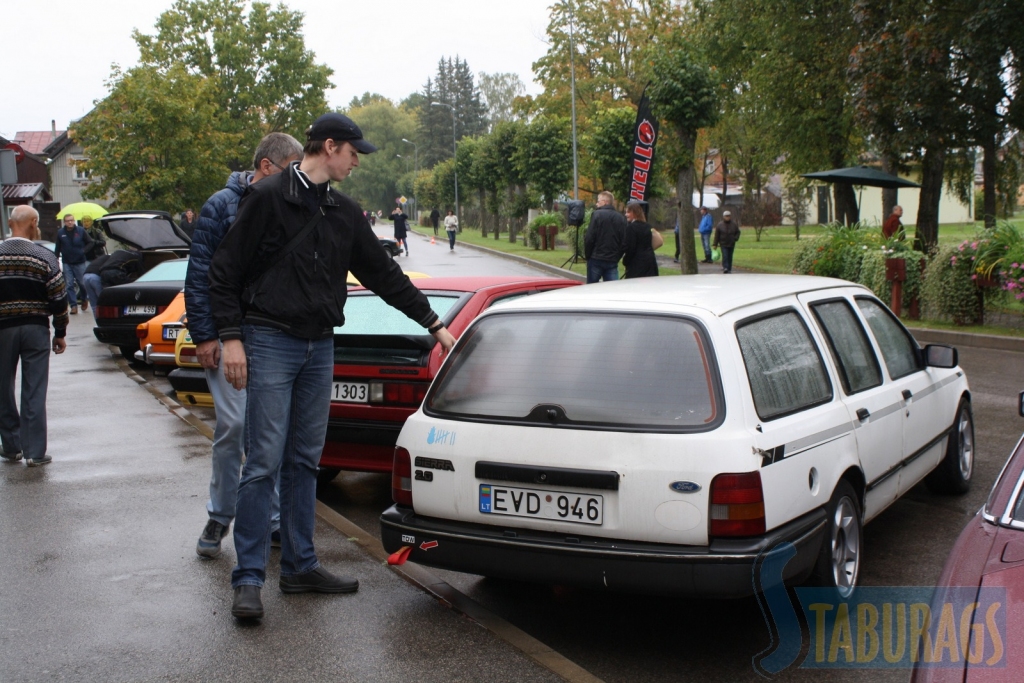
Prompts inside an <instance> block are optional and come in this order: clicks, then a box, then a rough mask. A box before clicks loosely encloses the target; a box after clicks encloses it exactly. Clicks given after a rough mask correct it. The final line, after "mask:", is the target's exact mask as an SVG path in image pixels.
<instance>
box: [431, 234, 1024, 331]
mask: <svg viewBox="0 0 1024 683" xmlns="http://www.w3.org/2000/svg"><path fill="white" fill-rule="evenodd" d="M1011 222H1012V223H1014V224H1015V225H1016V226H1017V227H1018V228H1021V229H1022V230H1024V218H1016V219H1013V220H1011ZM581 229H582V228H581ZM982 229H983V224H982V223H980V222H979V223H956V224H949V225H941V226H939V243H940V244H959V243H960V242H962V241H963V240H965V239H968V238H970V237H973V236H974V235H976V234H977V233H978V232H980V231H981V230H982ZM416 230H417V231H418V232H419V233H420V234H423V235H428V232H427V229H425V228H422V227H417V228H416ZM906 230H907V239H908V240H912V239H913V238H914V226H912V225H910V226H907V228H906ZM822 232H824V228H823V227H821V226H819V225H811V226H803V227H802V228H800V241H803V240H805V239H813V238H814V237H817V236H818V235H820V234H821V233H822ZM661 234H662V237H663V238H664V240H665V244H664V245H662V247H661V248H660V249H658V250H657V252H656V253H657V254H658V255H660V256H667V257H672V256H673V255H674V254H675V249H676V247H675V236H674V235H673V233H672V231H671V230H665V231H662V233H661ZM428 236H429V235H428ZM562 237H563V236H561V235H560V236H559V239H560V240H561V239H562ZM437 239H438V241H440V242H447V237H446V236H445V235H442V236H441V237H439V238H437ZM459 242H468V243H470V244H475V245H477V246H482V247H487V248H489V249H495V250H497V251H501V252H505V253H508V254H516V255H518V256H523V257H525V258H529V259H533V260H535V261H540V262H541V263H546V264H548V265H552V266H559V267H560V266H563V264H565V262H566V261H567V260H569V259H570V258H571V257H572V249H571V247H570V246H569V245H567V244H564V243H560V244H558V246H557V248H556V249H555V250H554V251H540V250H538V249H534V248H532V247H528V246H526V245H525V244H524V243H523V237H522V235H520V236H519V239H518V240H517V241H516V242H515V243H512V242H509V241H508V235H507V234H502V235H501V238H500V239H497V240H496V239H494V237H493V235H492V236H490V237H486V238H485V237H482V236H481V235H480V230H479V229H477V228H474V227H466V228H464V229H463V231H462V232H461V233H459V236H458V238H457V241H456V244H455V247H456V249H457V248H458V243H459ZM799 243H800V242H798V241H797V240H796V237H795V231H794V229H793V226H791V225H784V226H776V227H771V228H766V229H765V230H764V232H762V233H761V240H760V241H757V239H756V236H755V234H754V230H753V229H752V228H744V229H743V237H742V239H740V241H739V242H738V243H737V245H736V252H735V254H734V256H733V263H734V264H735V265H736V267H737V268H741V269H744V270H750V271H754V272H758V273H789V272H790V266H789V264H790V261H791V260H792V255H793V251H794V250H795V248H796V246H797V245H798V244H799ZM694 248H695V249H696V253H697V258H698V259H700V258H702V256H703V248H702V247H701V243H700V236H699V235H696V234H694ZM567 269H571V270H572V272H575V273H583V274H585V273H586V272H587V267H586V263H585V262H584V261H583V260H582V255H581V260H580V261H579V262H578V263H577V264H576V265H574V266H572V267H571V268H567ZM623 271H624V268H623V267H622V266H621V264H620V266H619V275H620V276H621V275H622V273H623ZM659 271H660V274H661V275H666V276H667V275H679V274H680V272H679V270H678V269H676V268H660V269H659ZM1022 308H1024V307H1022V304H1021V303H1020V302H1016V301H1011V302H1009V305H1008V306H1007V307H1006V308H1005V310H1007V311H1011V312H1017V313H1019V312H1020V311H1021V310H1022ZM906 323H907V325H908V326H912V327H927V328H932V329H951V330H957V331H959V332H971V333H976V334H1002V335H1010V336H1015V337H1024V331H1022V330H1014V329H1008V328H1005V327H997V326H991V325H983V326H974V327H955V326H953V325H951V324H948V323H943V322H940V321H931V320H922V321H912V320H907V321H906Z"/></svg>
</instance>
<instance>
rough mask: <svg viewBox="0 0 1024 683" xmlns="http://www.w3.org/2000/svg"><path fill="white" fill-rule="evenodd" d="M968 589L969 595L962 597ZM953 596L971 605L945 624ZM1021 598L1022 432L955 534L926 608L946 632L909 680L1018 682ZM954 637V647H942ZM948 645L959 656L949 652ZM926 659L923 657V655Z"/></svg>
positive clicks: (1022, 407)
mask: <svg viewBox="0 0 1024 683" xmlns="http://www.w3.org/2000/svg"><path fill="white" fill-rule="evenodd" d="M1018 412H1019V413H1020V415H1021V417H1024V393H1021V395H1020V397H1019V399H1018ZM965 591H966V595H967V598H966V599H965V598H964V597H962V595H963V594H964V592H965ZM956 602H959V603H964V602H967V603H970V604H969V609H959V610H957V609H953V610H948V611H949V612H951V613H952V617H953V619H946V621H950V622H952V621H954V620H955V622H956V623H955V627H954V628H953V629H952V630H950V629H949V628H946V629H942V624H943V616H944V615H945V613H944V612H943V611H942V609H943V607H944V606H946V605H947V604H953V603H956ZM1022 604H1024V436H1022V437H1021V439H1020V440H1019V441H1018V442H1017V445H1016V446H1015V447H1014V449H1013V452H1012V453H1011V454H1010V459H1009V460H1007V461H1006V464H1005V465H1004V466H1003V471H1002V472H1000V474H999V477H998V478H997V479H996V483H995V485H993V486H992V491H991V492H990V493H989V495H988V500H987V501H986V502H985V506H984V507H983V508H981V510H979V511H978V514H977V515H975V516H974V518H973V519H972V520H971V521H970V522H969V523H968V524H967V526H966V527H964V530H963V531H962V532H960V537H959V538H958V539H957V540H956V544H955V545H954V546H953V550H952V551H950V553H949V557H948V558H946V565H945V566H944V567H943V568H942V576H941V577H939V582H938V587H937V588H936V591H935V597H934V598H933V599H932V606H931V612H932V623H933V628H936V627H935V626H934V625H935V623H936V622H939V626H938V627H937V628H938V630H940V631H943V633H944V634H945V638H944V639H940V638H939V637H938V636H935V641H936V642H933V643H932V647H933V652H935V653H936V654H933V655H932V657H931V659H930V660H929V661H930V662H931V664H930V665H929V664H928V663H924V664H919V665H918V666H917V667H915V669H914V671H913V675H912V676H911V679H910V680H911V681H912V683H947V682H952V681H957V683H972V682H982V681H983V682H986V683H987V682H988V681H993V682H995V681H1006V682H1010V681H1020V680H1022V676H1024V674H1022V671H1024V611H1022V610H1021V609H1020V606H1021V605H1022ZM1000 608H1001V610H1002V611H1000ZM950 633H952V634H953V636H952V637H950V635H949V634H950ZM933 635H934V634H933ZM954 638H955V640H956V645H955V646H954V647H943V646H944V645H946V644H947V643H951V642H952V640H953V639H954ZM940 640H941V643H939V644H937V641H940ZM953 651H955V652H956V655H957V657H956V659H952V658H951V656H950V653H951V652H953ZM940 656H941V659H940ZM925 660H926V657H924V656H922V657H921V661H922V662H924V661H925ZM935 662H939V664H938V665H936V664H935Z"/></svg>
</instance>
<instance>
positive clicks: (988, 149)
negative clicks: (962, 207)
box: [981, 134, 996, 228]
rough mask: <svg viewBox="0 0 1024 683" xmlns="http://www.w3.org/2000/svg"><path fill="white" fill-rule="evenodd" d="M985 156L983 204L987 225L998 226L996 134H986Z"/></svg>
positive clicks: (983, 160)
mask: <svg viewBox="0 0 1024 683" xmlns="http://www.w3.org/2000/svg"><path fill="white" fill-rule="evenodd" d="M981 148H982V150H983V151H984V154H985V158H984V159H982V161H981V175H982V178H983V182H984V187H985V200H984V203H983V204H982V207H983V212H984V215H985V227H986V228H994V227H996V136H995V134H992V135H985V139H984V140H982V145H981Z"/></svg>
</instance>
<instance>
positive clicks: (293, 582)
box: [280, 567, 359, 593]
mask: <svg viewBox="0 0 1024 683" xmlns="http://www.w3.org/2000/svg"><path fill="white" fill-rule="evenodd" d="M280 586H281V592H282V593H355V592H356V591H357V590H359V581H358V580H356V579H350V578H347V577H344V576H335V575H334V574H332V573H330V572H329V571H327V570H326V569H324V568H323V567H317V568H316V569H314V570H313V571H311V572H306V573H305V574H299V575H297V576H282V577H281V581H280Z"/></svg>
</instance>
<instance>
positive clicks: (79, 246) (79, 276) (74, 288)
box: [53, 213, 94, 313]
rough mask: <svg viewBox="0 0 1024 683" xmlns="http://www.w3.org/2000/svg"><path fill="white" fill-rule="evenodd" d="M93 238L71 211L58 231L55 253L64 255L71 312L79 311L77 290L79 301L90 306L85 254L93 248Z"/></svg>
mask: <svg viewBox="0 0 1024 683" xmlns="http://www.w3.org/2000/svg"><path fill="white" fill-rule="evenodd" d="M93 246H94V245H93V241H92V238H91V237H89V233H87V232H86V231H85V228H83V227H82V226H81V225H78V224H77V223H76V222H75V217H74V216H73V215H71V214H70V213H69V214H67V215H65V216H64V227H62V228H61V229H60V230H58V231H57V245H56V246H55V247H54V248H53V253H54V254H56V255H57V257H58V258H60V257H63V261H64V283H65V284H66V285H67V288H68V299H69V300H70V302H71V312H72V313H78V306H77V305H76V304H75V296H76V292H77V297H78V303H80V304H81V305H82V309H83V310H85V309H87V308H89V299H88V298H87V297H86V292H85V280H84V279H83V278H84V277H85V269H86V268H87V267H88V266H89V262H88V261H87V260H86V258H85V255H86V254H87V253H88V252H89V251H91V250H92V248H93Z"/></svg>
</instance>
